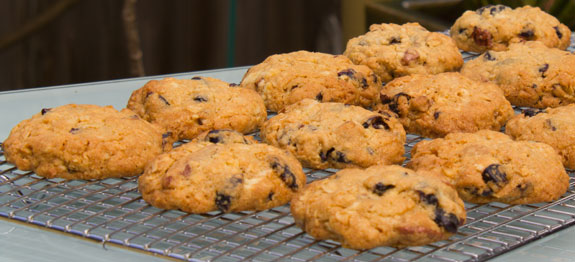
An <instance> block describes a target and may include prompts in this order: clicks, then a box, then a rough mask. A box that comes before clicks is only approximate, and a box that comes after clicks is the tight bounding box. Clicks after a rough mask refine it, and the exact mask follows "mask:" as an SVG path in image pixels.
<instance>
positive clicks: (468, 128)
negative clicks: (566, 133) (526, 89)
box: [378, 73, 513, 137]
mask: <svg viewBox="0 0 575 262" xmlns="http://www.w3.org/2000/svg"><path fill="white" fill-rule="evenodd" d="M381 103H382V104H381V105H380V106H379V107H378V108H379V109H380V110H390V111H392V112H394V113H396V114H397V116H398V117H399V121H401V123H402V124H403V126H404V127H405V129H406V131H407V132H408V133H416V134H419V135H422V136H426V137H442V136H445V135H446V134H448V133H452V132H474V131H477V130H481V129H492V130H499V129H500V128H501V126H503V125H504V124H505V122H506V121H507V120H508V119H509V118H511V117H512V116H513V108H511V105H510V104H509V102H508V101H507V100H506V99H505V97H504V96H503V92H502V91H501V90H500V89H499V88H498V87H497V86H496V85H494V84H491V83H482V82H478V81H473V80H471V79H469V78H467V77H464V76H462V75H461V74H460V73H441V74H437V75H412V76H404V77H401V78H397V79H395V80H393V81H391V82H389V83H388V84H387V85H386V86H385V87H384V89H383V90H382V91H381Z"/></svg>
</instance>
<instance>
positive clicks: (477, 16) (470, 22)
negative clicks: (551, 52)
mask: <svg viewBox="0 0 575 262" xmlns="http://www.w3.org/2000/svg"><path fill="white" fill-rule="evenodd" d="M450 35H451V37H452V38H453V39H454V40H455V42H456V43H457V46H458V47H459V48H460V49H462V50H464V51H471V52H485V51H487V50H495V51H503V50H506V49H507V47H508V46H509V45H510V44H513V43H519V42H525V41H538V42H541V43H543V44H544V45H546V46H548V47H550V48H559V49H563V50H565V49H566V48H567V47H569V44H570V41H571V40H570V39H571V30H569V28H568V27H567V26H566V25H564V24H562V23H561V22H559V20H557V19H556V18H555V17H553V16H551V15H550V14H547V13H545V12H543V11H541V9H539V7H530V6H524V7H519V8H516V9H511V8H509V7H507V6H504V5H488V6H484V7H481V8H479V9H477V10H476V11H466V12H465V13H463V15H462V16H461V17H459V18H458V19H457V20H456V21H455V23H454V24H453V26H452V27H451V30H450Z"/></svg>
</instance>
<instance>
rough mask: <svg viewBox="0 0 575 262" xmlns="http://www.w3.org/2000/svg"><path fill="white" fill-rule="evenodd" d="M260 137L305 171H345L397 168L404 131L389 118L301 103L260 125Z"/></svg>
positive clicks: (341, 106) (350, 108)
mask: <svg viewBox="0 0 575 262" xmlns="http://www.w3.org/2000/svg"><path fill="white" fill-rule="evenodd" d="M260 136H261V137H262V139H263V140H264V141H265V142H267V143H269V144H271V145H274V146H277V147H280V148H284V149H287V150H288V151H290V152H291V153H293V154H294V155H295V156H296V157H297V158H298V160H300V161H301V162H302V164H303V165H304V166H305V167H310V168H316V169H325V168H345V167H368V166H371V165H376V164H397V163H401V162H402V161H403V159H404V157H403V154H404V146H403V145H404V143H405V131H404V130H403V127H402V126H401V123H400V122H399V121H398V120H397V119H395V118H394V117H392V116H391V115H390V114H379V113H375V112H371V111H369V110H366V109H364V108H361V107H358V106H351V105H344V104H342V103H319V102H317V101H315V100H311V99H306V100H303V101H301V102H299V103H297V104H293V105H291V106H289V107H287V108H286V109H285V110H284V111H283V112H282V113H280V114H278V115H276V116H274V117H272V118H270V119H269V120H268V121H266V122H265V123H264V124H263V126H262V130H261V133H260Z"/></svg>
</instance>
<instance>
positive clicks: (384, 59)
mask: <svg viewBox="0 0 575 262" xmlns="http://www.w3.org/2000/svg"><path fill="white" fill-rule="evenodd" d="M344 55H346V56H347V57H349V59H351V61H353V62H354V63H356V64H360V65H366V66H368V67H369V68H371V69H372V70H373V71H374V72H375V73H376V74H377V75H378V76H379V77H381V79H382V80H383V81H384V82H388V81H390V80H392V79H393V78H396V77H400V76H405V75H412V74H438V73H442V72H449V71H457V70H459V68H461V66H462V65H463V58H462V56H461V53H459V50H458V49H457V46H456V45H455V42H454V41H453V40H452V39H450V38H449V37H448V36H446V35H443V34H441V33H436V32H429V31H427V29H425V28H423V27H422V26H420V25H419V24H418V23H407V24H404V25H396V24H374V25H371V26H370V27H369V32H367V33H366V34H364V35H361V36H358V37H356V38H353V39H351V40H349V41H348V42H347V47H346V49H345V52H344Z"/></svg>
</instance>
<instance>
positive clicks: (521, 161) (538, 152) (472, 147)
mask: <svg viewBox="0 0 575 262" xmlns="http://www.w3.org/2000/svg"><path fill="white" fill-rule="evenodd" d="M411 154H412V159H411V162H409V163H408V167H411V168H413V169H414V170H416V171H417V172H418V173H424V174H431V175H435V176H440V177H442V179H444V180H445V181H447V182H449V183H451V184H453V185H454V186H455V188H456V189H457V192H458V193H459V196H460V197H461V198H462V199H463V200H464V201H468V202H472V203H487V202H493V201H497V202H502V203H507V204H528V203H538V202H546V201H553V200H556V199H558V198H559V197H560V196H561V195H563V194H564V193H565V192H566V191H567V188H568V187H569V176H568V175H567V173H566V172H565V169H564V168H563V165H562V164H561V157H559V155H558V154H557V153H556V152H555V151H554V150H553V148H552V147H551V146H549V145H547V144H543V143H537V142H528V141H513V140H512V139H511V138H510V137H509V136H507V135H505V134H503V133H500V132H495V131H491V130H482V131H479V132H476V133H455V134H449V135H447V136H446V137H445V139H435V140H431V141H422V142H419V143H417V144H416V145H415V146H414V147H413V150H412V151H411Z"/></svg>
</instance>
